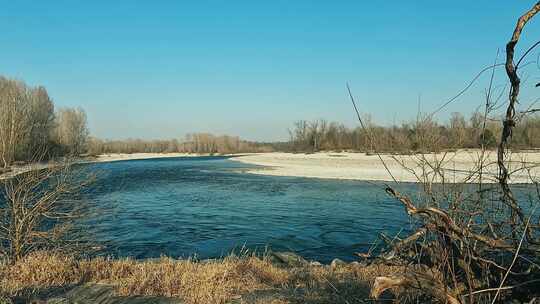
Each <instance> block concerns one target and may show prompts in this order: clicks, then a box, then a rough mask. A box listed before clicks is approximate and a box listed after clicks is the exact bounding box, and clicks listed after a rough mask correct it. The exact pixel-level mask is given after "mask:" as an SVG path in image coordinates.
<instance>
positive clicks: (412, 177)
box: [233, 150, 540, 183]
mask: <svg viewBox="0 0 540 304" xmlns="http://www.w3.org/2000/svg"><path fill="white" fill-rule="evenodd" d="M381 158H382V159H383V161H384V162H385V163H386V166H387V168H388V170H386V169H385V167H384V165H383V164H382V162H381V160H380V159H379V157H378V156H377V155H366V154H365V153H329V152H324V153H314V154H300V153H299V154H293V153H261V154H250V155H243V156H238V157H235V158H233V160H236V161H240V162H243V163H248V164H254V165H260V166H264V167H263V168H257V169H251V170H248V173H254V174H264V175H275V176H298V177H315V178H333V179H353V180H372V181H392V180H393V178H395V179H396V180H397V181H401V182H418V181H431V182H441V181H442V180H443V179H444V181H445V182H452V183H454V182H477V181H478V180H479V178H480V176H479V174H477V173H474V172H475V171H479V170H478V168H479V160H480V159H484V163H485V164H484V165H483V166H482V168H483V169H482V172H483V173H482V181H484V182H491V183H493V182H496V179H495V176H496V175H497V172H498V168H497V164H496V160H497V154H496V151H486V153H485V154H484V155H483V156H482V152H481V151H480V150H459V151H456V152H447V153H439V154H416V155H381ZM508 159H509V160H510V170H517V169H526V168H529V169H530V172H531V175H532V176H533V178H535V179H536V180H538V178H539V177H540V168H539V167H538V165H540V151H531V152H520V153H511V154H509V155H508ZM428 163H431V164H435V163H438V164H439V166H436V167H439V168H440V170H437V169H436V168H433V167H430V166H429V165H428ZM388 171H390V173H391V174H390V173H389V172H388ZM438 172H440V173H438ZM392 176H393V178H392ZM511 182H512V183H529V182H530V179H529V175H528V173H527V170H521V171H520V172H516V173H514V174H513V175H512V179H511Z"/></svg>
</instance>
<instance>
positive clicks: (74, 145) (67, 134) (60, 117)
mask: <svg viewBox="0 0 540 304" xmlns="http://www.w3.org/2000/svg"><path fill="white" fill-rule="evenodd" d="M88 133H89V131H88V126H87V122H86V112H85V111H84V110H83V109H81V108H77V109H71V108H64V109H60V110H59V111H58V114H57V127H56V136H57V138H58V142H59V143H60V144H61V145H62V146H63V147H64V148H65V149H66V151H67V152H68V153H69V154H71V155H80V154H82V153H84V152H86V143H87V140H88Z"/></svg>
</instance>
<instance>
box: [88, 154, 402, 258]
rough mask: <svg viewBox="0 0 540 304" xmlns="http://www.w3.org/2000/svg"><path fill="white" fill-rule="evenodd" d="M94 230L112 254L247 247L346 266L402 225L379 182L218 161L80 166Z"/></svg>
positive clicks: (201, 253)
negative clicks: (93, 210)
mask: <svg viewBox="0 0 540 304" xmlns="http://www.w3.org/2000/svg"><path fill="white" fill-rule="evenodd" d="M88 166H89V168H90V169H91V170H92V171H94V170H95V171H97V172H98V173H97V176H98V178H97V180H96V182H94V183H93V184H92V185H91V187H90V188H89V189H88V190H87V191H86V192H85V194H84V197H85V199H87V200H88V201H91V202H92V203H93V204H96V205H97V206H98V207H102V208H104V210H106V212H102V213H101V214H100V215H98V216H97V217H96V218H95V219H94V220H93V221H92V223H91V224H92V233H93V234H94V236H95V238H96V239H97V241H99V242H101V243H103V244H105V253H106V254H110V255H114V256H130V257H134V258H152V257H159V256H161V255H167V256H171V257H193V256H196V257H198V258H214V257H220V256H224V255H227V254H229V253H230V252H231V251H233V250H237V251H238V250H239V249H241V248H243V247H244V248H247V249H250V250H256V251H259V252H262V251H264V250H266V248H270V249H272V250H276V251H294V252H296V253H298V254H300V255H302V256H304V257H306V258H309V259H313V260H318V261H321V262H329V261H331V260H332V259H333V258H341V259H344V260H354V259H355V257H354V253H355V252H360V251H366V250H368V249H369V248H370V247H371V245H372V243H373V242H374V241H376V240H377V238H378V234H379V233H380V232H386V233H387V234H388V235H393V234H395V233H397V232H398V231H400V230H401V229H403V228H405V229H407V227H410V223H409V220H408V218H407V217H406V215H405V212H404V209H403V207H402V206H401V205H400V204H399V203H398V202H396V201H395V200H393V199H391V198H390V197H389V196H388V195H387V194H386V193H385V192H384V191H383V188H382V186H383V185H382V184H374V183H370V182H362V181H345V180H331V179H312V178H296V177H273V176H262V175H254V174H248V173H244V172H243V171H245V169H248V168H250V167H252V166H251V165H246V164H242V163H240V162H236V161H233V160H231V159H228V158H225V157H196V158H163V159H152V160H132V161H120V162H112V163H101V164H92V165H88Z"/></svg>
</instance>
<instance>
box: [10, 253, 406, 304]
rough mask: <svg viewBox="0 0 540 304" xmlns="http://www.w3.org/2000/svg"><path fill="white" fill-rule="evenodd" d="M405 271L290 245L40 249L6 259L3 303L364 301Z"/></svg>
mask: <svg viewBox="0 0 540 304" xmlns="http://www.w3.org/2000/svg"><path fill="white" fill-rule="evenodd" d="M402 272H403V268H401V267H398V266H386V265H362V264H360V263H357V262H353V263H345V262H342V261H339V260H335V261H334V262H333V263H332V264H330V265H322V264H320V263H317V262H309V261H306V260H305V259H303V258H302V257H300V256H298V255H295V254H294V253H283V252H282V253H267V254H265V255H263V256H255V255H251V254H244V255H240V256H238V255H230V256H228V257H225V258H222V259H216V260H205V261H204V260H203V261H196V260H193V259H186V260H176V259H171V258H166V257H162V258H159V259H152V260H132V259H106V258H93V259H82V260H78V259H76V258H73V257H71V256H66V255H61V254H57V253H53V252H35V253H32V254H30V255H29V256H27V257H26V258H24V259H23V260H21V261H19V262H16V263H15V264H1V263H0V303H1V302H2V300H1V297H2V296H3V297H4V298H5V299H10V300H9V301H13V302H17V301H18V302H21V303H26V302H28V303H30V301H34V302H33V303H75V302H77V303H189V304H214V303H215V304H218V303H219V304H222V303H253V304H255V303H257V304H285V303H313V304H315V303H357V302H359V301H364V300H366V301H368V300H369V290H370V287H371V286H372V284H373V282H374V280H375V278H376V277H377V276H386V275H394V274H399V273H402ZM141 297H151V298H146V300H148V301H144V300H145V298H141ZM157 297H161V298H159V299H158V298H157ZM162 297H165V298H162ZM79 299H82V300H81V301H79ZM130 299H132V301H130ZM98 300H99V301H98ZM18 302H17V303H18ZM7 303H9V302H7Z"/></svg>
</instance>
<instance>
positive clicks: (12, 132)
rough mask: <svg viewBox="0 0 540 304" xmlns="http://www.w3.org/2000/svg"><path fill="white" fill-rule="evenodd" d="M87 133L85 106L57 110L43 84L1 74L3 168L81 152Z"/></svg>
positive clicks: (0, 153)
mask: <svg viewBox="0 0 540 304" xmlns="http://www.w3.org/2000/svg"><path fill="white" fill-rule="evenodd" d="M87 136H88V128H87V123H86V113H85V112H84V110H82V109H73V108H61V109H58V110H55V107H54V103H53V101H52V99H51V98H50V97H49V94H48V93H47V90H46V89H45V88H44V87H42V86H38V87H30V86H28V85H26V84H25V83H24V82H22V81H17V80H13V79H8V78H5V77H1V76H0V168H6V167H9V166H10V165H11V164H12V163H13V162H16V161H29V160H36V159H35V158H39V160H41V159H47V158H51V157H55V156H64V155H68V154H80V153H82V152H83V151H84V147H85V143H86V138H87Z"/></svg>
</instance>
